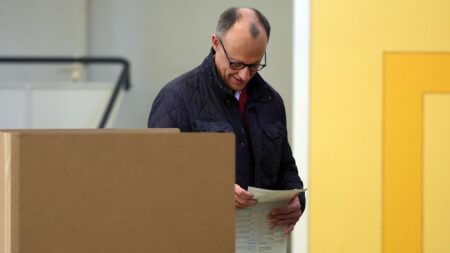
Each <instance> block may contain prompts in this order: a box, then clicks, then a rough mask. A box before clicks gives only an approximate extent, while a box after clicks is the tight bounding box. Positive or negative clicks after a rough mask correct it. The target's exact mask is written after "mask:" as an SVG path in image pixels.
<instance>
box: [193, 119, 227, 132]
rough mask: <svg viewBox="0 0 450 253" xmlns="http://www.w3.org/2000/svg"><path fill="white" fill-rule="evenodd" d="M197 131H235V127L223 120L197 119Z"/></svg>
mask: <svg viewBox="0 0 450 253" xmlns="http://www.w3.org/2000/svg"><path fill="white" fill-rule="evenodd" d="M195 131H197V132H233V127H232V126H231V125H230V124H229V123H227V122H221V121H204V120H196V121H195Z"/></svg>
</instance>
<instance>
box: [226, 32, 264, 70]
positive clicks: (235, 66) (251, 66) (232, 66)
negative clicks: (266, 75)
mask: <svg viewBox="0 0 450 253" xmlns="http://www.w3.org/2000/svg"><path fill="white" fill-rule="evenodd" d="M218 39H219V42H220V45H221V46H222V48H223V52H224V53H225V56H226V57H227V60H228V63H229V64H230V69H232V70H241V69H243V68H245V67H247V68H248V70H249V71H253V72H254V71H260V70H261V69H263V68H264V67H265V66H266V61H267V55H266V52H264V64H245V63H243V62H239V61H231V60H230V57H228V54H227V51H226V50H225V47H224V46H223V43H222V40H221V39H220V38H218Z"/></svg>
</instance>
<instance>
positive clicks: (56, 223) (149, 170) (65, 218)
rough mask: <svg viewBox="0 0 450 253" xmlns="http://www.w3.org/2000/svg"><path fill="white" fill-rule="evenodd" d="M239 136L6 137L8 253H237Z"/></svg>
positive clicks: (0, 185)
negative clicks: (236, 149)
mask: <svg viewBox="0 0 450 253" xmlns="http://www.w3.org/2000/svg"><path fill="white" fill-rule="evenodd" d="M234 168H235V152H234V136H233V135H232V134H226V133H222V134H219V133H217V134H215V133H178V132H177V131H176V130H167V129H166V130H164V129H143V130H18V131H6V130H5V131H0V172H1V173H0V253H62V252H64V253H81V252H82V253H91V252H92V253H94V252H95V253H100V252H108V253H115V252H117V253H119V252H120V253H123V252H133V253H141V252H142V253H144V252H145V253H149V252H157V253H180V252H193V253H194V252H195V253H202V252H205V253H210V252H219V253H221V252H224V253H225V252H226V253H230V252H234V247H235V244H234V235H235V231H234V226H235V225H234V224H235V220H234V214H235V209H234V195H233V185H234V173H235V172H234V171H235V169H234Z"/></svg>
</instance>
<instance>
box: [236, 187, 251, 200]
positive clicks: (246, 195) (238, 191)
mask: <svg viewBox="0 0 450 253" xmlns="http://www.w3.org/2000/svg"><path fill="white" fill-rule="evenodd" d="M234 194H235V195H238V196H239V197H240V198H242V199H253V193H251V192H249V191H246V190H244V189H243V188H242V187H240V186H239V185H237V184H235V185H234Z"/></svg>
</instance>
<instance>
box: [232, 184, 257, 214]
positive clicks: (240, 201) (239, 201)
mask: <svg viewBox="0 0 450 253" xmlns="http://www.w3.org/2000/svg"><path fill="white" fill-rule="evenodd" d="M234 200H235V201H236V208H246V207H249V206H252V205H254V204H256V199H254V198H253V193H251V192H248V191H246V190H244V189H242V188H241V187H240V186H239V185H237V184H234Z"/></svg>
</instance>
